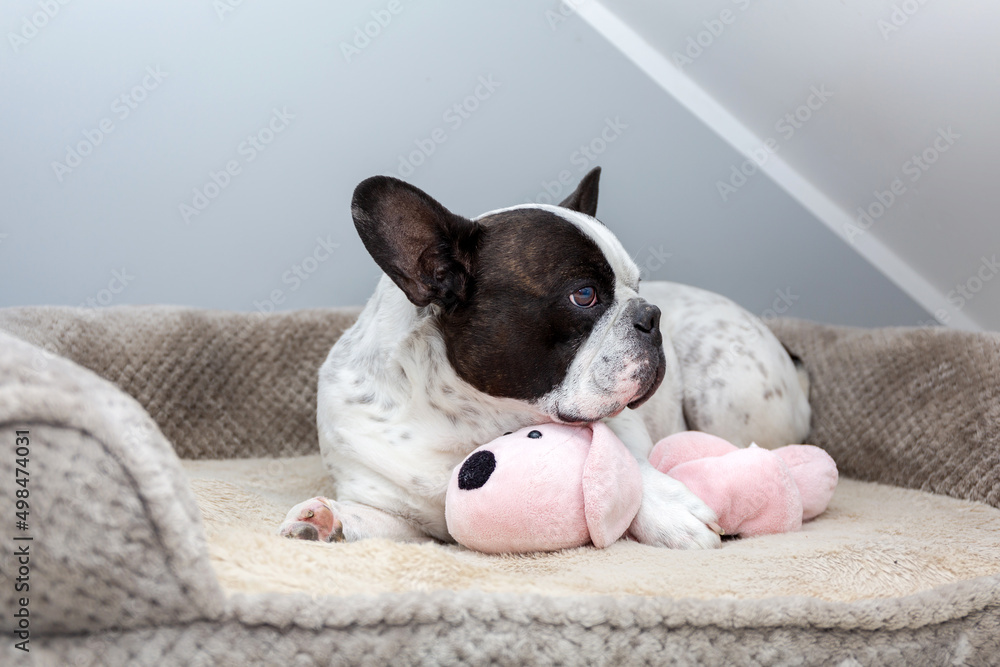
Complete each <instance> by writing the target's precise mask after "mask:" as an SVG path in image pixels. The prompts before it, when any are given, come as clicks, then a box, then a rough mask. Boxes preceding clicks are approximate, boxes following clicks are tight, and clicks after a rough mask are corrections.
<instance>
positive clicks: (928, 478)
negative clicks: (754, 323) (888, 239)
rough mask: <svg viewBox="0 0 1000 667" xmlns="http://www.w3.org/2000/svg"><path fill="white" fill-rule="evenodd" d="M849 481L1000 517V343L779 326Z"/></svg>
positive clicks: (998, 339)
mask: <svg viewBox="0 0 1000 667" xmlns="http://www.w3.org/2000/svg"><path fill="white" fill-rule="evenodd" d="M769 324H770V326H771V329H772V330H773V331H774V332H775V334H776V335H777V336H778V339H779V340H781V342H782V343H784V344H785V346H786V347H787V348H788V349H789V350H790V351H791V352H792V353H793V354H796V355H798V356H799V357H800V358H801V359H802V361H803V363H804V364H805V368H806V369H808V372H809V378H810V382H811V390H810V393H809V403H810V405H811V406H812V431H811V433H810V435H809V442H810V443H811V444H814V445H817V446H819V447H822V448H823V449H825V450H826V451H827V452H829V453H830V455H831V456H832V457H833V458H834V460H835V461H836V462H837V467H838V468H839V469H840V473H841V474H842V475H844V476H846V477H853V478H854V479H860V480H866V481H873V482H882V483H884V484H892V485H894V486H903V487H908V488H911V489H919V490H921V491H929V492H932V493H940V494H945V495H949V496H953V497H956V498H964V499H966V500H976V501H979V502H983V503H987V504H989V505H992V506H994V507H1000V333H967V332H962V331H955V330H952V329H945V328H943V327H928V328H903V327H897V328H882V329H858V328H853V327H839V326H827V325H819V324H816V323H814V322H807V321H803V320H794V319H780V320H775V321H772V322H770V323H769Z"/></svg>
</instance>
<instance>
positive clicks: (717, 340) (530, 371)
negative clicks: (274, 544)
mask: <svg viewBox="0 0 1000 667" xmlns="http://www.w3.org/2000/svg"><path fill="white" fill-rule="evenodd" d="M599 175H600V170H599V169H595V170H594V171H592V172H591V173H590V174H588V175H587V176H586V177H585V178H584V180H583V181H582V182H581V184H580V186H579V187H578V188H577V190H576V191H575V192H574V193H573V194H572V195H570V197H569V198H567V199H566V201H564V202H562V204H561V205H560V206H548V205H541V204H528V205H522V206H514V207H511V208H505V209H500V210H497V211H491V212H489V213H485V214H483V215H481V216H479V217H478V218H475V219H474V220H468V219H465V218H462V217H460V216H457V215H455V214H453V213H451V212H449V211H448V210H447V209H445V208H444V207H443V206H441V205H440V204H439V203H437V202H436V201H435V200H433V199H431V198H430V197H429V196H428V195H426V194H425V193H423V192H422V191H420V190H418V189H416V188H414V187H412V186H410V185H408V184H406V183H404V182H402V181H398V180H396V179H393V178H389V177H373V178H370V179H367V180H366V181H364V182H362V183H361V184H360V185H359V186H358V188H357V189H356V191H355V195H354V201H353V204H352V214H353V217H354V221H355V225H356V227H357V229H358V232H359V234H360V236H361V238H362V240H363V241H364V243H365V246H366V248H367V249H368V250H369V252H370V253H371V254H372V256H373V257H374V259H375V260H376V262H377V263H378V264H379V265H380V267H381V268H382V269H383V270H384V271H385V274H386V275H384V276H383V277H382V279H381V281H380V282H379V284H378V287H377V288H376V290H375V294H374V296H372V298H371V300H370V301H369V302H368V304H367V306H366V307H365V308H364V310H363V312H362V313H361V316H360V317H359V319H358V321H357V323H356V324H355V325H354V326H353V327H351V329H349V330H348V331H347V332H345V333H344V335H343V336H342V337H341V338H340V340H338V341H337V343H336V344H335V345H334V347H333V349H331V351H330V354H329V356H328V357H327V359H326V361H325V363H324V364H323V366H322V368H321V369H320V373H319V395H318V411H317V424H318V427H319V441H320V451H321V453H322V458H323V461H324V463H325V465H326V468H327V469H328V470H329V472H330V474H331V475H332V477H333V479H334V481H335V483H336V500H328V499H326V498H320V499H313V500H312V501H306V503H302V504H301V505H297V506H296V507H294V508H292V510H291V511H290V512H289V513H288V516H287V517H286V519H285V521H284V523H283V524H282V526H281V527H280V528H279V532H280V533H281V534H284V535H288V536H293V537H308V538H312V539H316V536H317V533H316V531H314V530H312V529H311V528H309V526H307V525H305V524H308V523H310V522H311V521H312V519H311V517H313V514H314V513H313V511H311V510H308V509H304V508H306V507H307V506H309V505H308V504H309V503H313V505H311V506H312V507H317V506H316V505H315V502H316V501H317V500H319V501H321V502H322V506H323V507H324V508H329V509H330V510H331V511H332V513H333V516H334V517H335V519H334V525H333V529H332V530H331V531H321V532H320V533H319V535H318V536H319V538H320V539H326V540H331V541H332V540H340V539H344V540H358V539H363V538H367V537H387V538H391V539H397V540H426V539H431V538H436V539H438V540H443V541H451V540H450V536H449V535H448V532H447V529H446V526H445V516H444V498H445V490H446V488H447V485H448V479H449V476H450V474H451V471H452V469H453V468H454V467H455V466H456V465H457V464H458V463H460V462H461V461H462V460H463V459H464V458H465V457H466V456H467V455H468V454H469V453H470V452H471V451H472V450H473V449H475V448H476V447H477V446H479V445H481V444H483V443H486V442H488V441H490V440H492V439H494V438H496V437H497V436H500V435H502V434H504V433H506V432H509V431H514V430H517V429H519V428H522V427H524V426H527V425H530V424H538V423H543V422H549V421H557V422H593V421H598V420H607V423H608V425H609V426H611V427H612V429H613V430H614V431H615V432H616V433H617V434H618V435H619V437H621V438H622V440H623V441H624V442H625V444H626V446H627V447H628V448H629V449H630V451H631V452H632V453H633V454H634V455H635V457H636V459H637V460H638V461H639V463H640V466H641V468H642V475H643V502H642V506H641V509H640V511H639V514H638V516H637V517H636V519H635V521H634V522H633V524H632V526H631V528H630V531H629V532H630V535H631V536H632V537H633V538H635V539H637V540H639V541H641V542H644V543H647V544H653V545H662V546H668V547H681V548H696V547H713V546H717V545H718V544H719V536H718V534H717V533H716V532H715V531H714V530H713V529H712V527H710V526H711V525H712V524H713V522H714V520H715V517H714V515H713V513H712V512H711V510H709V509H708V508H707V507H706V506H705V505H704V504H703V503H702V502H701V501H700V500H699V499H698V498H696V497H695V496H694V495H693V494H691V493H690V492H689V491H688V490H687V489H686V488H685V487H684V486H683V485H682V484H681V483H680V482H677V481H675V480H673V479H672V478H670V477H667V476H666V475H663V474H661V473H659V472H657V471H656V470H655V469H653V468H652V467H651V466H650V465H649V464H648V462H647V456H648V454H649V452H650V450H651V449H652V446H653V443H654V441H655V440H657V439H659V438H661V437H664V436H665V435H668V434H670V433H674V432H677V431H681V430H685V429H697V430H703V431H707V432H710V433H714V434H717V435H720V436H722V437H725V438H727V439H729V440H731V441H733V442H735V443H737V444H740V445H747V444H749V443H750V442H751V440H752V441H755V442H757V443H758V444H760V445H762V446H765V447H774V446H781V445H785V444H789V443H793V442H801V441H802V440H803V439H804V438H805V436H806V434H807V431H808V425H809V405H808V402H807V398H806V395H807V391H808V388H807V386H806V382H805V380H804V376H803V374H802V373H800V372H799V371H798V370H797V369H796V367H795V365H794V364H793V361H792V359H791V358H790V357H789V355H788V354H787V352H786V351H785V350H784V349H783V348H782V346H781V344H780V343H779V342H778V341H777V339H775V338H774V336H773V335H772V334H771V333H770V331H769V330H768V329H767V328H766V327H765V326H764V325H763V323H761V322H760V321H759V320H758V319H757V318H755V317H754V316H752V315H750V314H749V313H748V312H746V311H745V310H743V309H742V308H740V307H739V306H737V305H736V304H734V303H733V302H731V301H729V300H727V299H725V298H723V297H721V296H718V295H716V294H712V293H710V292H706V291H703V290H699V289H696V288H693V287H686V286H683V285H677V284H672V283H650V284H644V285H643V289H642V297H640V296H639V269H638V267H637V266H636V264H635V262H633V261H632V259H631V258H630V257H629V255H628V253H626V252H625V250H624V248H623V247H622V245H621V244H620V242H619V241H618V239H617V238H616V237H615V236H614V235H613V234H612V233H611V232H610V231H609V230H608V228H607V227H605V226H604V225H603V224H602V223H601V222H599V221H597V220H596V219H595V218H594V217H593V216H594V214H595V213H596V206H597V191H598V179H599ZM589 289H592V290H594V291H595V292H596V298H595V299H594V303H593V304H592V305H589V306H587V305H586V301H587V299H582V298H581V295H583V297H589V296H590V295H591V294H592V293H591V292H590V291H588V290H589ZM581 301H583V302H584V305H580V302H581ZM661 313H662V316H661ZM664 341H665V342H666V343H667V344H666V345H664ZM661 383H662V384H661ZM657 387H659V390H658V391H657ZM639 406H642V407H641V409H638V408H639ZM303 527H305V528H309V530H307V531H303V530H302V528H303Z"/></svg>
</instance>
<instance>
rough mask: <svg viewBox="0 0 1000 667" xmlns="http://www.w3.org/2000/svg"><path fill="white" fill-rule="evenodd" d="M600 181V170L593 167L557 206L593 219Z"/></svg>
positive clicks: (595, 213) (595, 212)
mask: <svg viewBox="0 0 1000 667" xmlns="http://www.w3.org/2000/svg"><path fill="white" fill-rule="evenodd" d="M600 180H601V168H600V167H594V168H593V169H591V170H590V171H589V172H587V175H586V176H584V177H583V180H582V181H580V185H578V186H576V190H573V193H572V194H571V195H570V196H569V197H566V199H564V200H562V202H560V204H559V205H560V206H562V207H563V208H568V209H570V210H573V211H576V212H578V213H586V214H587V215H589V216H590V217H592V218H593V217H594V216H596V215H597V185H598V183H599V182H600Z"/></svg>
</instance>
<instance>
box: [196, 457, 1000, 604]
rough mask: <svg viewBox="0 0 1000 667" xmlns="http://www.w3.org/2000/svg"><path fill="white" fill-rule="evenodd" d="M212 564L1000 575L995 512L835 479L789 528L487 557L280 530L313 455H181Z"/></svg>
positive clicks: (551, 583)
mask: <svg viewBox="0 0 1000 667" xmlns="http://www.w3.org/2000/svg"><path fill="white" fill-rule="evenodd" d="M183 466H184V469H185V471H186V473H187V475H188V476H189V478H190V481H191V486H192V488H193V490H194V492H195V496H196V497H197V499H198V504H199V506H200V508H201V510H202V515H203V521H204V525H205V531H206V533H207V537H208V543H209V552H210V554H211V560H212V565H213V566H214V568H215V571H216V573H217V575H218V577H219V581H220V583H221V584H222V587H223V589H225V590H226V591H227V592H245V593H258V592H282V593H290V592H305V593H310V594H312V595H322V594H333V595H349V594H354V593H383V592H408V591H433V590H461V589H474V590H480V591H485V592H500V591H503V592H517V593H544V594H547V595H573V594H584V595H643V596H667V597H672V598H698V599H712V598H725V597H729V598H742V599H753V598H771V597H783V596H800V595H804V596H812V597H816V598H821V599H825V600H831V601H845V602H846V601H854V600H860V599H866V598H883V597H899V596H905V595H910V594H912V593H917V592H920V591H926V590H929V589H931V588H934V587H936V586H940V585H942V584H949V583H953V582H958V581H962V580H966V579H973V578H976V577H981V576H985V575H991V574H997V573H1000V510H998V509H996V508H993V507H990V506H988V505H985V504H981V503H975V502H969V501H963V500H956V499H953V498H947V497H944V496H939V495H933V494H929V493H924V492H920V491H912V490H907V489H901V488H898V487H891V486H885V485H881V484H875V483H871V482H860V481H856V480H851V479H843V478H842V479H841V481H840V483H839V485H838V488H837V492H836V494H835V495H834V498H833V501H832V502H831V504H830V507H829V509H828V510H827V511H826V513H824V514H822V515H821V516H819V517H818V518H817V519H815V520H813V521H811V522H808V523H806V524H805V525H804V526H803V529H802V531H801V532H797V533H788V534H783V535H773V536H766V537H757V538H752V539H741V540H728V541H726V542H725V543H724V545H723V547H722V548H721V549H719V550H715V551H707V552H706V551H700V552H686V551H672V550H668V549H657V548H653V547H648V546H645V545H642V544H638V543H636V542H628V541H619V542H618V543H616V544H614V545H612V546H611V547H610V548H608V549H604V550H599V549H594V548H593V547H584V548H579V549H569V550H566V551H562V552H557V553H551V554H535V555H529V556H489V555H485V554H479V553H475V552H472V551H469V550H467V549H465V548H463V547H459V546H455V545H441V544H399V543H394V542H390V541H387V540H368V541H364V542H358V543H353V544H320V543H316V542H300V541H295V540H287V539H283V538H279V537H277V536H276V535H275V534H274V530H275V528H276V526H277V525H278V524H279V523H280V521H281V520H282V519H283V518H284V516H285V513H286V512H287V511H288V509H289V508H291V507H292V505H294V504H296V503H298V502H300V501H302V500H305V499H307V498H309V497H312V496H314V495H318V494H324V493H329V492H330V488H329V486H328V484H329V482H328V480H327V478H326V474H325V471H324V470H323V466H322V463H321V461H320V458H319V456H305V457H294V458H280V459H244V460H223V461H213V460H201V461H184V462H183Z"/></svg>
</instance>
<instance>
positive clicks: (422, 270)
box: [351, 176, 481, 309]
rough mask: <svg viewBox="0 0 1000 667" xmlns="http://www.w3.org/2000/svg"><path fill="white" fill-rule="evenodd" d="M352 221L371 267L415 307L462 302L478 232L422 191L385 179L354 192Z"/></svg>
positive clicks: (364, 184)
mask: <svg viewBox="0 0 1000 667" xmlns="http://www.w3.org/2000/svg"><path fill="white" fill-rule="evenodd" d="M351 215H352V216H353V217H354V226H355V227H356V228H357V230H358V235H359V236H361V240H362V241H363V242H364V244H365V248H367V249H368V252H369V253H370V254H371V256H372V258H374V260H375V262H376V263H377V264H378V265H379V266H380V267H381V268H382V270H383V271H385V273H386V275H388V276H389V277H390V278H392V280H393V282H395V283H396V284H397V285H398V286H399V288H400V289H401V290H403V292H404V293H405V294H406V296H407V298H408V299H409V300H410V301H411V302H413V303H414V304H416V305H417V306H427V305H429V304H432V303H434V304H438V305H439V306H442V307H444V308H445V309H450V308H451V307H452V306H454V305H455V304H457V303H459V302H461V301H462V300H464V299H465V297H466V296H467V294H468V291H469V289H470V287H471V283H472V274H473V262H474V260H475V255H476V246H477V244H478V241H479V236H480V232H481V228H480V226H479V224H478V223H475V222H473V221H471V220H468V219H466V218H463V217H462V216H459V215H455V214H454V213H452V212H451V211H449V210H448V209H446V208H445V207H444V206H442V205H441V204H439V203H438V202H436V201H435V200H434V199H433V198H431V197H430V196H429V195H427V194H426V193H424V192H423V191H422V190H420V189H418V188H415V187H413V186H412V185H410V184H409V183H405V182H403V181H401V180H399V179H396V178H392V177H390V176H372V177H371V178H367V179H365V180H363V181H361V183H360V184H358V187H356V188H355V189H354V198H353V199H352V201H351Z"/></svg>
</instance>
